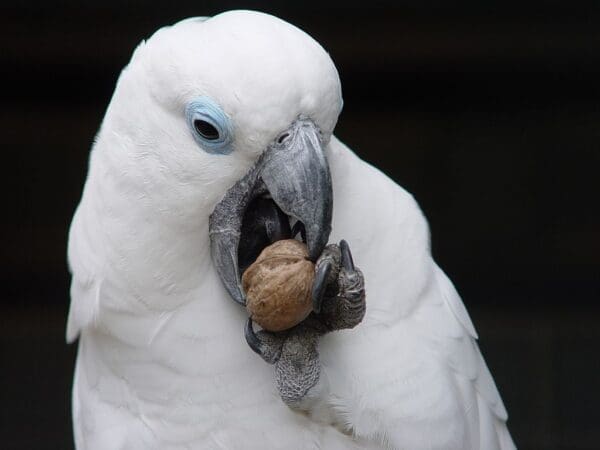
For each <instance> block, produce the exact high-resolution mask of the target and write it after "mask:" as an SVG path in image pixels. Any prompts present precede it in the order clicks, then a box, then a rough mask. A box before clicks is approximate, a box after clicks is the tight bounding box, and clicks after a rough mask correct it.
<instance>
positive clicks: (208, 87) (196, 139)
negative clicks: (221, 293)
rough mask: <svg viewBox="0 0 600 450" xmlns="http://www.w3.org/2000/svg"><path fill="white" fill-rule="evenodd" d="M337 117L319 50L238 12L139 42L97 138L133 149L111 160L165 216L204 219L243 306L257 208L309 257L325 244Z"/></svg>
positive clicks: (286, 28)
mask: <svg viewBox="0 0 600 450" xmlns="http://www.w3.org/2000/svg"><path fill="white" fill-rule="evenodd" d="M341 108H342V97H341V87H340V81H339V77H338V73H337V71H336V68H335V66H334V64H333V62H332V60H331V58H330V57H329V55H328V54H327V52H326V51H325V50H324V49H323V48H322V47H321V46H320V45H319V44H318V43H317V42H316V41H314V40H313V39H312V38H311V37H310V36H308V35H307V34H306V33H304V32H303V31H301V30H299V29H298V28H296V27H294V26H292V25H290V24H288V23H286V22H284V21H282V20H280V19H277V18H275V17H272V16H269V15H267V14H262V13H257V12H251V11H232V12H227V13H223V14H220V15H218V16H215V17H212V18H210V19H205V18H194V19H187V20H184V21H182V22H179V23H177V24H175V25H173V26H171V27H166V28H163V29H160V30H159V31H157V32H156V33H155V34H154V35H153V36H152V37H151V38H150V39H149V40H148V41H147V42H145V43H142V44H141V45H140V46H139V47H138V48H137V49H136V51H135V53H134V55H133V57H132V60H131V62H130V63H129V65H128V66H127V67H126V68H125V70H124V71H123V73H122V75H121V77H120V79H119V82H118V83H117V88H116V90H115V95H114V97H113V99H112V101H111V104H110V106H109V109H108V111H107V115H106V118H105V121H104V123H103V127H102V128H103V129H102V130H101V134H104V135H106V133H107V132H108V130H110V134H111V135H113V136H118V137H119V139H121V141H122V140H123V139H126V140H127V141H128V145H127V151H126V152H125V153H126V155H123V151H122V150H121V149H120V148H118V147H119V146H115V147H116V148H113V149H112V150H111V152H113V155H114V157H115V158H117V159H118V164H120V165H121V171H122V174H123V176H124V177H126V178H127V179H129V180H131V181H132V183H138V184H139V183H143V184H144V186H146V193H147V195H149V196H151V197H152V201H153V203H154V205H155V207H156V208H157V209H164V210H168V211H169V212H170V213H171V214H172V215H174V216H176V217H177V218H178V219H179V220H183V221H186V222H187V223H188V224H190V226H193V224H194V223H195V222H197V221H201V220H204V221H205V222H206V221H208V223H209V226H208V232H209V235H210V243H211V255H212V259H213V264H214V265H215V267H216V270H217V272H218V274H219V276H220V278H221V280H222V282H223V284H224V286H225V288H226V289H227V291H228V292H229V294H230V296H231V297H232V298H233V299H234V300H235V301H237V302H239V303H244V293H243V290H242V288H241V283H240V264H239V260H240V242H242V243H243V242H246V241H247V240H248V239H252V236H246V235H244V233H247V234H248V233H251V231H248V230H252V227H251V226H249V227H248V226H245V225H244V221H245V220H246V221H248V220H250V219H248V217H255V218H256V215H257V213H256V210H257V208H258V207H257V203H256V200H257V199H265V200H267V203H266V204H267V205H268V206H267V207H266V209H267V211H265V212H264V215H266V216H268V215H273V216H274V217H277V218H279V219H277V220H281V218H282V217H283V220H284V221H288V220H289V222H290V224H293V223H295V222H300V223H301V224H302V226H303V228H304V230H305V236H306V243H307V246H308V249H309V253H310V256H311V258H313V259H315V258H316V257H317V256H318V255H319V254H320V253H321V251H322V250H323V248H324V247H325V245H326V243H327V240H328V237H329V233H330V231H331V220H332V205H333V198H332V187H331V176H330V172H329V166H328V163H327V159H326V155H325V152H324V149H325V148H326V146H327V144H328V142H329V139H330V137H331V135H332V132H333V129H334V127H335V124H336V122H337V118H338V115H339V113H340V111H341ZM269 205H270V206H269ZM269 208H271V210H269ZM258 209H260V208H258ZM252 214H254V215H252ZM277 220H276V222H277ZM246 225H247V224H246ZM280 225H281V226H288V224H287V223H285V224H278V223H274V224H273V227H275V228H277V227H278V226H280ZM245 230H246V231H245ZM271 231H272V232H274V233H277V230H276V229H275V230H271ZM254 250H255V251H256V249H254ZM258 250H260V249H258ZM245 256H246V257H247V256H248V255H245Z"/></svg>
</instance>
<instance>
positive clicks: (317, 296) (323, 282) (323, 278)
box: [312, 261, 332, 313]
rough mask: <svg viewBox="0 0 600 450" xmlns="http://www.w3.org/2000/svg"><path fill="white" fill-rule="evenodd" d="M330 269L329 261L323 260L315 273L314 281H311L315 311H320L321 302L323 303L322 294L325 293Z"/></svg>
mask: <svg viewBox="0 0 600 450" xmlns="http://www.w3.org/2000/svg"><path fill="white" fill-rule="evenodd" d="M331 269H332V265H331V262H330V261H325V262H324V263H323V264H321V266H320V267H319V268H318V269H317V273H316V274H315V281H314V283H313V288H312V302H313V310H314V311H315V312H316V313H319V312H321V304H322V303H323V294H325V289H326V288H327V280H328V279H329V274H330V273H331Z"/></svg>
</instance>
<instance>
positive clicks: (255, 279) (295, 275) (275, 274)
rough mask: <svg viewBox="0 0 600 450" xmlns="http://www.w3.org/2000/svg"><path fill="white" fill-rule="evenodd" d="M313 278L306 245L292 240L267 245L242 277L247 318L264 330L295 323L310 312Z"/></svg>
mask: <svg viewBox="0 0 600 450" xmlns="http://www.w3.org/2000/svg"><path fill="white" fill-rule="evenodd" d="M314 279H315V265H314V264H313V263H312V262H311V261H310V260H309V259H308V249H307V248H306V245H304V244H303V243H301V242H299V241H297V240H295V239H286V240H281V241H277V242H275V243H273V244H271V245H269V246H268V247H266V248H264V249H263V251H262V252H261V253H260V255H259V256H258V258H257V259H256V261H254V263H253V264H252V265H250V267H248V269H246V271H245V272H244V274H243V276H242V284H243V287H244V291H245V292H246V309H247V310H248V313H249V314H250V317H252V320H253V321H255V322H256V323H258V324H259V325H260V326H261V327H263V328H264V329H265V330H268V331H282V330H287V329H288V328H291V327H293V326H294V325H297V324H299V323H300V322H302V321H303V320H304V319H305V318H306V317H307V316H308V315H309V314H310V312H311V310H312V297H311V291H312V285H313V282H314Z"/></svg>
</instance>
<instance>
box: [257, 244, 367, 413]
mask: <svg viewBox="0 0 600 450" xmlns="http://www.w3.org/2000/svg"><path fill="white" fill-rule="evenodd" d="M315 271H316V276H315V282H314V285H313V308H314V311H313V312H312V313H311V314H310V315H309V316H308V317H307V318H306V319H305V320H304V321H303V322H301V323H300V324H298V325H296V326H295V327H293V328H291V329H289V330H285V331H280V332H269V331H265V330H261V331H258V332H255V331H254V328H253V324H252V319H251V318H249V319H248V321H247V323H246V328H245V336H246V341H247V342H248V345H249V346H250V348H251V349H252V350H254V351H255V352H256V353H257V354H258V355H260V356H261V358H263V359H264V360H265V361H266V362H267V363H269V364H274V365H275V382H276V385H277V389H278V391H279V395H280V396H281V399H282V400H283V401H284V402H285V403H286V404H287V405H288V406H290V407H292V408H296V407H299V405H301V403H302V401H303V400H304V399H305V398H306V397H307V396H308V394H309V392H310V391H311V389H313V388H314V387H315V386H316V385H317V383H318V381H319V377H320V371H321V364H320V361H319V352H318V344H319V338H320V336H322V335H323V334H325V333H328V332H330V331H333V330H341V329H347V328H353V327H355V326H356V325H358V324H359V323H360V322H361V320H362V319H363V317H364V315H365V309H366V303H365V288H364V278H363V275H362V272H361V271H360V269H358V268H357V267H355V266H354V262H353V260H352V254H351V253H350V248H349V246H348V244H347V242H346V241H344V240H342V241H341V242H340V244H339V245H337V244H332V245H328V246H327V247H326V248H325V250H324V251H323V253H322V255H321V256H320V257H319V259H318V260H317V263H316V267H315Z"/></svg>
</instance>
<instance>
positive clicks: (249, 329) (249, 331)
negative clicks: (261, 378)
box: [244, 317, 264, 358]
mask: <svg viewBox="0 0 600 450" xmlns="http://www.w3.org/2000/svg"><path fill="white" fill-rule="evenodd" d="M244 336H245V337H246V342H247V343H248V345H249V346H250V348H251V349H252V350H253V351H254V352H255V353H257V354H258V355H260V357H261V358H264V352H263V343H262V342H261V340H260V339H259V338H258V336H257V335H256V333H255V332H254V328H253V326H252V318H251V317H248V321H247V322H246V326H245V327H244Z"/></svg>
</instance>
